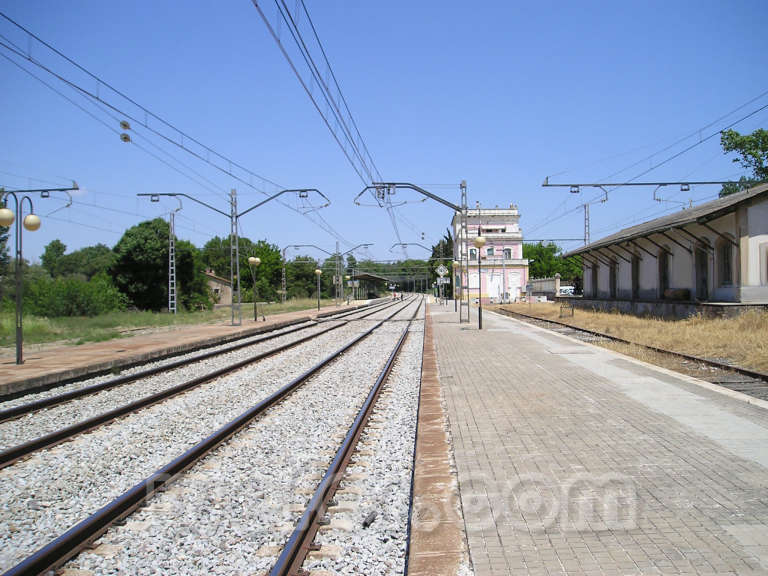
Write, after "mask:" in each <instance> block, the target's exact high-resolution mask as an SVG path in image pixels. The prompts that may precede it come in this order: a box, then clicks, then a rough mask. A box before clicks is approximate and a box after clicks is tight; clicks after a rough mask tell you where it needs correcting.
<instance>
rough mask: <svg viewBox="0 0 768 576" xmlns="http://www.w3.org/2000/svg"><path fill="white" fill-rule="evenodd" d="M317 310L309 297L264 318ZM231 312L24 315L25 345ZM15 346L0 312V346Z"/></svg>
mask: <svg viewBox="0 0 768 576" xmlns="http://www.w3.org/2000/svg"><path fill="white" fill-rule="evenodd" d="M320 304H321V306H328V305H332V304H333V300H321V302H320ZM316 307H317V300H312V299H310V298H306V299H300V300H289V301H287V302H286V303H285V304H282V303H274V304H267V305H266V306H265V312H266V314H267V315H273V314H280V313H283V312H294V311H297V310H312V309H314V308H316ZM242 313H243V319H248V318H250V317H251V315H252V314H253V304H252V303H248V302H246V303H243V305H242ZM230 317H231V310H230V309H229V308H217V309H215V310H207V311H204V312H179V313H178V314H168V313H159V312H111V313H109V314H102V315H100V316H94V317H80V316H78V317H65V318H44V317H40V316H31V315H25V316H24V343H25V344H44V343H47V342H57V341H63V342H66V343H69V344H74V345H80V344H85V343H87V342H103V341H105V340H112V339H114V338H123V337H126V336H130V335H131V334H132V333H134V332H137V331H140V330H144V329H152V328H164V327H170V326H184V325H189V324H212V323H221V322H227V321H229V318H230ZM15 344H16V317H15V315H14V314H13V313H12V312H11V313H7V312H3V313H0V347H7V346H14V345H15Z"/></svg>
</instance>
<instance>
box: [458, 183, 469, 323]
mask: <svg viewBox="0 0 768 576" xmlns="http://www.w3.org/2000/svg"><path fill="white" fill-rule="evenodd" d="M459 189H460V190H461V219H460V226H461V233H460V235H459V239H458V242H457V244H458V247H459V262H461V267H460V271H459V274H460V279H459V284H460V292H459V294H460V301H459V324H461V323H462V322H464V319H463V316H464V314H463V310H464V306H465V304H466V307H467V320H466V322H467V323H469V247H468V245H467V244H468V242H469V232H468V231H467V181H466V180H462V181H461V183H460V184H459ZM465 281H466V284H465V283H464V282H465ZM465 295H466V297H467V301H466V302H464V296H465Z"/></svg>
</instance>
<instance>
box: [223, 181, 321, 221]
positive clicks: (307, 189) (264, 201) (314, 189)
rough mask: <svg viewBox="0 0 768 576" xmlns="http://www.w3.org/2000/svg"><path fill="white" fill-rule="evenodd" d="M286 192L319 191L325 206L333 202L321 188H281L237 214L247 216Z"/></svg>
mask: <svg viewBox="0 0 768 576" xmlns="http://www.w3.org/2000/svg"><path fill="white" fill-rule="evenodd" d="M286 192H299V193H301V192H317V193H318V194H320V196H322V197H323V198H324V199H325V205H324V206H328V205H329V204H330V203H331V201H330V200H329V199H328V196H326V195H325V194H323V193H322V192H320V190H318V189H317V188H290V189H288V190H280V192H277V193H276V194H272V196H270V197H269V198H266V199H264V200H262V201H261V202H258V203H257V204H254V205H253V206H251V207H250V208H247V209H245V210H243V211H242V212H240V214H238V215H237V217H238V218H240V217H241V216H245V215H246V214H248V212H250V211H251V210H255V209H256V208H258V207H259V206H263V205H264V204H266V203H267V202H269V201H271V200H274V199H275V198H277V197H278V196H281V195H282V194H285V193H286Z"/></svg>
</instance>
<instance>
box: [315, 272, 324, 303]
mask: <svg viewBox="0 0 768 576" xmlns="http://www.w3.org/2000/svg"><path fill="white" fill-rule="evenodd" d="M322 273H323V271H322V270H320V268H315V276H317V311H318V312H320V276H321V275H322Z"/></svg>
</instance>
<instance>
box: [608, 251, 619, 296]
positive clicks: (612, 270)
mask: <svg viewBox="0 0 768 576" xmlns="http://www.w3.org/2000/svg"><path fill="white" fill-rule="evenodd" d="M617 267H618V266H617V264H616V261H615V260H611V266H610V267H609V268H608V296H609V297H610V298H616V268H617Z"/></svg>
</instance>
